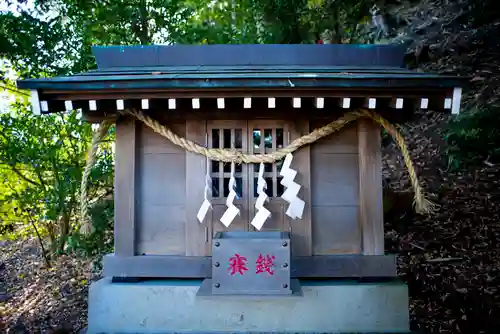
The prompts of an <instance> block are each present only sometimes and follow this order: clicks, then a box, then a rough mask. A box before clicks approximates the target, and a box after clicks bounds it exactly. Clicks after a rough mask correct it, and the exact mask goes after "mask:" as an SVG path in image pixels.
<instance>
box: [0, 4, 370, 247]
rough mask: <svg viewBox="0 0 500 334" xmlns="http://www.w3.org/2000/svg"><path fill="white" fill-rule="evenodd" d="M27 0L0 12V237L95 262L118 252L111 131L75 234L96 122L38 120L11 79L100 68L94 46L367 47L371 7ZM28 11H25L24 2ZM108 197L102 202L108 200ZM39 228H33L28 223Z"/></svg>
mask: <svg viewBox="0 0 500 334" xmlns="http://www.w3.org/2000/svg"><path fill="white" fill-rule="evenodd" d="M27 3H28V2H26V1H25V0H19V1H9V2H8V3H7V4H9V5H13V6H17V7H16V8H17V9H16V10H13V11H4V12H1V13H0V89H2V91H3V92H9V94H11V95H12V96H15V97H16V102H15V103H14V104H13V105H12V106H11V107H10V108H9V109H8V110H7V111H5V112H0V237H4V238H5V237H19V236H27V235H33V234H34V233H35V228H36V231H38V232H40V234H41V235H42V237H47V238H48V239H49V240H50V244H51V247H50V251H51V252H52V253H54V252H55V253H58V252H64V251H70V252H77V253H79V254H82V255H86V256H94V255H97V254H100V253H101V252H103V251H109V250H110V249H111V247H112V221H113V219H112V215H113V210H112V203H110V199H109V194H110V193H111V192H112V188H113V179H112V178H113V156H112V154H111V142H110V141H112V139H113V134H110V135H109V138H107V139H106V140H107V142H106V143H104V144H102V145H101V150H100V151H99V154H98V157H97V162H96V164H95V166H94V168H93V170H92V173H91V177H90V180H91V183H90V185H89V196H90V199H91V203H92V205H93V206H92V208H91V215H92V218H93V221H94V227H95V231H94V233H93V234H92V235H90V236H88V237H83V236H82V235H80V234H79V233H78V232H77V231H78V227H79V217H78V210H77V209H78V201H79V187H80V182H81V175H82V171H83V168H84V164H85V158H86V151H87V145H88V144H89V142H90V140H91V126H90V125H89V124H87V123H85V122H84V121H82V120H81V119H80V118H79V115H78V113H77V112H71V113H65V114H51V115H44V116H33V115H31V113H30V111H29V107H28V105H29V103H28V97H29V94H28V92H23V91H19V90H17V89H16V87H15V85H14V83H13V81H12V80H13V79H15V78H27V77H50V76H55V75H67V74H72V73H77V72H82V71H87V70H89V69H92V68H94V67H95V61H94V58H93V57H92V54H91V46H92V45H134V44H143V45H147V44H176V43H177V44H229V43H315V42H316V41H317V40H318V39H328V40H330V42H334V43H335V42H337V43H355V42H356V43H357V42H363V41H364V40H363V34H364V33H365V32H364V31H365V30H364V29H365V28H364V27H366V22H367V17H368V15H369V10H368V8H369V7H370V6H371V4H372V3H373V1H369V0H363V1H354V0H348V1H338V0H277V1H268V0H232V1H222V0H116V1H115V0H114V1H105V0H104V1H101V0H93V1H80V0H36V1H35V2H34V3H35V7H34V8H30V7H29V6H26V5H27ZM20 4H21V5H22V6H19V5H20ZM103 198H105V199H103ZM32 221H33V222H34V224H32V223H31V222H32Z"/></svg>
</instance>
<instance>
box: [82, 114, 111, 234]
mask: <svg viewBox="0 0 500 334" xmlns="http://www.w3.org/2000/svg"><path fill="white" fill-rule="evenodd" d="M111 124H112V123H111V122H109V121H103V122H102V123H101V124H100V126H99V129H97V131H95V132H94V134H93V135H92V142H91V143H90V146H89V150H88V154H87V163H86V164H85V169H84V170H83V176H82V183H81V185H80V219H81V222H82V225H81V228H80V232H81V233H82V234H87V235H88V234H90V233H91V232H92V221H91V219H90V217H89V213H88V206H89V202H88V195H87V186H88V182H89V176H90V172H91V171H92V166H94V163H95V160H96V156H97V149H98V147H99V143H100V142H101V141H102V140H103V139H104V137H105V136H106V134H107V133H108V130H109V128H110V127H111Z"/></svg>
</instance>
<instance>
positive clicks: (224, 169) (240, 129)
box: [207, 120, 291, 235]
mask: <svg viewBox="0 0 500 334" xmlns="http://www.w3.org/2000/svg"><path fill="white" fill-rule="evenodd" d="M290 128H291V126H290V125H289V124H287V123H286V122H285V121H279V120H259V121H209V122H208V123H207V132H208V145H209V147H212V148H225V149H235V150H239V151H243V152H247V153H270V152H273V151H275V150H277V149H279V148H282V147H284V146H286V145H288V143H289V141H290V138H291V132H290ZM282 162H283V161H279V162H277V163H274V164H265V172H264V178H265V180H266V183H267V189H266V194H267V195H268V196H269V201H268V202H266V204H265V207H266V208H267V209H268V210H269V211H271V217H270V218H269V219H268V220H267V221H266V222H265V223H264V226H263V227H262V229H261V231H289V230H290V229H291V225H290V221H289V219H288V217H287V216H286V215H285V211H286V208H287V206H288V204H287V203H286V202H285V201H284V200H282V199H281V198H280V196H281V195H282V193H283V191H284V188H283V186H282V185H281V184H280V181H281V177H280V176H279V171H280V169H281V164H282ZM258 172H259V164H241V165H238V164H237V165H235V179H236V192H237V194H238V196H237V199H236V200H235V201H234V204H235V205H236V206H237V207H238V208H239V209H240V215H239V216H237V217H236V218H235V219H234V221H233V222H232V223H231V225H230V226H229V227H227V228H226V227H225V226H224V225H223V224H222V223H221V222H220V218H221V217H222V215H223V214H224V211H225V210H226V209H227V207H226V198H227V196H228V194H229V187H228V185H229V178H230V175H231V163H223V162H217V161H212V162H211V166H210V176H211V178H212V189H211V190H212V198H211V202H212V206H213V214H212V222H211V230H212V235H214V234H215V233H216V232H221V231H255V228H254V227H253V226H252V225H251V224H250V222H251V221H252V219H253V217H254V215H255V213H256V209H255V201H256V199H257V197H258V194H257V177H258Z"/></svg>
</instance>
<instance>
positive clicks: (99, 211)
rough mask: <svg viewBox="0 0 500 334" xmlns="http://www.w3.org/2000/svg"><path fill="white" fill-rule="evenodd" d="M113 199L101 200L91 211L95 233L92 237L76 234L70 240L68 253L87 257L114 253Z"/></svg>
mask: <svg viewBox="0 0 500 334" xmlns="http://www.w3.org/2000/svg"><path fill="white" fill-rule="evenodd" d="M113 210H114V203H113V199H104V200H100V201H99V202H97V203H96V204H94V205H93V206H92V207H91V209H90V216H91V219H92V225H93V231H92V233H91V234H90V235H88V236H86V235H82V234H80V233H78V232H74V233H73V234H72V235H71V236H69V238H68V243H67V246H66V251H68V252H75V253H77V254H78V255H81V256H86V257H95V256H98V255H102V254H105V253H111V252H113V240H114V239H113V217H114V216H113V214H114V211H113Z"/></svg>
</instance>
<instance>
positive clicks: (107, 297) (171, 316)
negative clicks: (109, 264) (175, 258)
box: [87, 278, 409, 334]
mask: <svg viewBox="0 0 500 334" xmlns="http://www.w3.org/2000/svg"><path fill="white" fill-rule="evenodd" d="M201 282H202V281H201V280H162V281H148V282H140V283H112V282H111V279H110V278H104V279H101V280H100V281H98V282H95V283H93V284H92V285H91V286H90V292H89V312H88V315H89V319H88V331H87V333H88V334H94V333H110V334H111V333H168V332H177V333H178V332H203V333H210V332H232V333H234V332H243V333H248V332H252V333H255V332H278V333H286V332H290V333H298V332H323V333H325V332H328V333H353V332H357V333H360V332H361V333H373V332H383V333H396V332H398V333H400V332H402V333H405V332H409V312H408V290H407V287H406V286H405V285H404V284H402V283H394V282H391V283H357V282H339V281H326V282H325V281H315V282H313V281H301V286H302V292H303V296H302V297H297V298H286V297H279V296H278V297H276V298H269V297H267V298H265V299H262V300H255V299H250V300H247V299H242V300H237V299H225V298H224V297H221V298H214V297H211V298H204V297H199V296H198V297H197V296H196V293H197V291H198V288H199V287H200V284H201Z"/></svg>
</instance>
